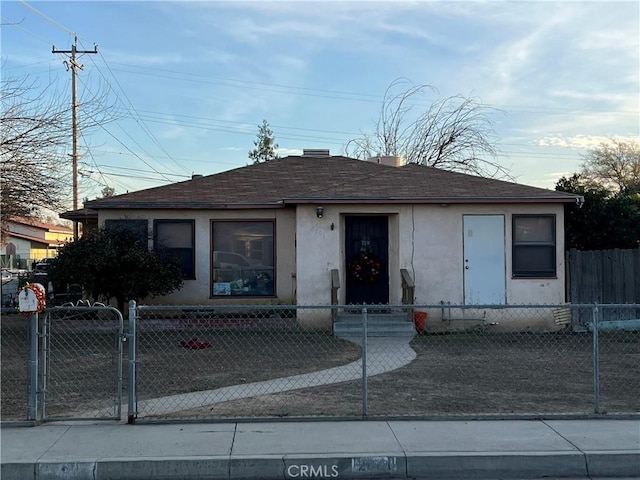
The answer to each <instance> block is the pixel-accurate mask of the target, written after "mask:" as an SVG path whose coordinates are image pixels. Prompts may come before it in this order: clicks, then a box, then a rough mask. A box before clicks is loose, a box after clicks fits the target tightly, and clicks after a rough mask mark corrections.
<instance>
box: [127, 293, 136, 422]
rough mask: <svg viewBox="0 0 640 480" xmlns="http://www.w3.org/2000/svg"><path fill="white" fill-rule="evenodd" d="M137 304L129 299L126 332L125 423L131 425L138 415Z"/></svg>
mask: <svg viewBox="0 0 640 480" xmlns="http://www.w3.org/2000/svg"><path fill="white" fill-rule="evenodd" d="M137 311H138V309H137V306H136V302H135V300H131V301H129V332H128V333H127V338H128V340H129V375H128V377H129V384H128V388H127V391H128V395H127V397H128V403H127V408H128V412H127V413H128V416H127V423H128V424H130V425H132V424H134V423H135V421H136V417H137V416H138V411H137V410H138V409H137V408H136V405H137V403H138V402H137V397H138V395H137V392H136V385H137V379H136V373H137V363H138V359H137V350H138V349H137V344H138V331H137V322H136V314H137Z"/></svg>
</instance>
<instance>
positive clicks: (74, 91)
mask: <svg viewBox="0 0 640 480" xmlns="http://www.w3.org/2000/svg"><path fill="white" fill-rule="evenodd" d="M77 43H78V38H77V37H75V40H74V42H73V45H72V46H71V50H57V49H56V46H55V45H54V46H53V49H52V53H64V54H70V57H69V63H67V62H66V61H65V66H66V67H67V69H71V95H72V97H71V107H72V130H73V132H72V134H73V154H72V157H73V209H74V210H77V209H78V88H77V83H76V78H77V76H78V70H82V68H83V67H82V65H81V64H79V63H78V62H77V61H76V58H77V57H76V55H77V54H81V55H82V54H85V53H86V54H89V53H98V47H97V46H94V48H93V50H78V49H77ZM78 235H79V229H78V222H77V221H74V222H73V238H74V240H77V239H78Z"/></svg>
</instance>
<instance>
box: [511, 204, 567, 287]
mask: <svg viewBox="0 0 640 480" xmlns="http://www.w3.org/2000/svg"><path fill="white" fill-rule="evenodd" d="M521 218H537V219H550V220H551V237H552V239H551V241H528V242H527V241H518V240H517V234H516V231H517V221H518V219H521ZM527 247H531V248H536V249H539V248H541V247H543V248H548V249H549V250H550V253H551V260H552V264H553V267H552V269H551V270H546V269H543V268H539V269H528V270H525V269H516V263H517V261H518V258H520V256H521V255H522V252H523V249H525V250H524V251H526V248H527ZM557 248H558V236H557V216H556V214H553V213H541V214H535V213H527V214H513V215H512V216H511V276H512V278H515V279H519V278H525V279H526V278H557V276H558V255H557Z"/></svg>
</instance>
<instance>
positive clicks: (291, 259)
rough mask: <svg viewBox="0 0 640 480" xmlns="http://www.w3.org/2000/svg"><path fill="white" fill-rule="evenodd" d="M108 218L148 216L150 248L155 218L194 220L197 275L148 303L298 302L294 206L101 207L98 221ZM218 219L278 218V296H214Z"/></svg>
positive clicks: (276, 239) (276, 231)
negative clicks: (213, 262)
mask: <svg viewBox="0 0 640 480" xmlns="http://www.w3.org/2000/svg"><path fill="white" fill-rule="evenodd" d="M108 219H128V220H143V219H144V220H148V221H149V238H148V244H149V248H152V247H153V220H159V219H171V220H195V248H196V253H195V264H196V265H195V277H196V278H195V279H187V280H185V281H184V285H183V287H182V289H180V290H178V291H175V292H173V293H171V294H169V295H165V296H163V297H157V298H148V299H143V300H141V302H144V303H147V304H175V305H208V304H224V303H227V304H234V305H238V304H251V303H259V304H284V305H291V304H294V303H295V289H296V278H295V257H296V256H295V212H294V210H293V209H260V210H233V211H225V210H215V211H212V210H155V211H150V210H127V211H126V214H123V211H121V210H101V211H100V215H99V225H100V226H101V227H103V226H104V223H105V220H108ZM216 220H275V235H274V236H275V238H274V242H275V245H276V254H275V264H276V265H275V271H276V285H275V289H276V297H269V298H264V297H262V298H252V297H230V298H228V299H227V298H221V297H215V298H214V297H213V296H212V280H211V252H212V238H211V227H212V225H211V224H212V222H213V221H216Z"/></svg>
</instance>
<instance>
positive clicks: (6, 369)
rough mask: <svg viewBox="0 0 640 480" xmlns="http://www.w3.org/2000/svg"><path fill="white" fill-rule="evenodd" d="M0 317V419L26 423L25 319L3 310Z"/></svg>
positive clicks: (27, 334) (28, 340)
mask: <svg viewBox="0 0 640 480" xmlns="http://www.w3.org/2000/svg"><path fill="white" fill-rule="evenodd" d="M0 318H1V320H0V357H1V358H0V360H1V361H2V371H1V372H0V418H2V421H3V422H5V421H22V420H28V419H30V415H29V411H30V408H29V400H30V398H31V392H30V382H29V359H30V355H29V352H30V346H31V332H30V324H29V317H26V316H24V315H20V314H19V313H16V310H15V309H14V308H3V309H2V312H0Z"/></svg>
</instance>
